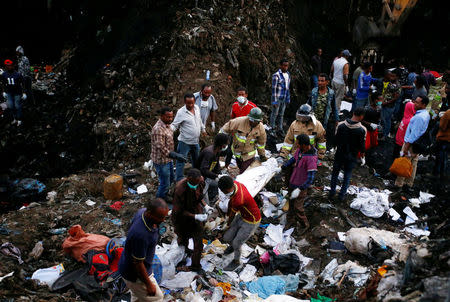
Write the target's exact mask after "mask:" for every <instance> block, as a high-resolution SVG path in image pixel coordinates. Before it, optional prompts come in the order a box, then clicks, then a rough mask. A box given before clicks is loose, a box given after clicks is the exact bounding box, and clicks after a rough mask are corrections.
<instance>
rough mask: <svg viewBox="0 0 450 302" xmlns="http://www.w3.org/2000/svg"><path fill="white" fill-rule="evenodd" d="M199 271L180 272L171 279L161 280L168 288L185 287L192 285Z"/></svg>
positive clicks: (162, 284)
mask: <svg viewBox="0 0 450 302" xmlns="http://www.w3.org/2000/svg"><path fill="white" fill-rule="evenodd" d="M195 276H197V273H194V272H179V273H177V274H176V275H175V276H174V277H173V278H171V279H170V280H164V278H163V281H162V282H161V286H163V287H166V288H168V289H180V288H181V289H183V288H185V287H190V285H191V283H192V281H193V280H194V278H195Z"/></svg>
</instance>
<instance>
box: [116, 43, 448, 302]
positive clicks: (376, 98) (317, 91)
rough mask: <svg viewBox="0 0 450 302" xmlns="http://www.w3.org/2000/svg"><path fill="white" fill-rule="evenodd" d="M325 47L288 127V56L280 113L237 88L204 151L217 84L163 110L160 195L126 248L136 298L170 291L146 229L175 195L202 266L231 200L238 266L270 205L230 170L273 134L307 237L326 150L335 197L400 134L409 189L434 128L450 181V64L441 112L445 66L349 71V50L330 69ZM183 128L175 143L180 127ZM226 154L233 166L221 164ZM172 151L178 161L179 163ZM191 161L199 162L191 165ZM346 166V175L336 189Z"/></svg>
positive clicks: (260, 154)
mask: <svg viewBox="0 0 450 302" xmlns="http://www.w3.org/2000/svg"><path fill="white" fill-rule="evenodd" d="M321 56H322V49H318V51H317V54H316V55H315V56H314V57H313V58H312V60H311V61H312V67H313V75H312V76H311V82H312V86H313V89H312V91H311V92H310V94H309V95H310V96H309V99H308V100H307V102H306V103H305V104H302V105H301V106H300V107H299V108H298V110H297V112H296V119H295V120H294V121H293V122H292V123H291V124H290V126H289V127H287V132H285V131H284V129H285V127H284V119H283V118H284V112H285V109H286V107H287V106H288V104H289V103H290V86H291V81H292V79H291V75H290V73H289V71H288V70H289V61H288V60H286V59H283V60H281V61H280V68H279V69H278V70H277V71H276V72H275V73H274V74H273V76H272V95H271V114H270V117H269V125H268V126H266V127H265V126H264V125H263V112H262V110H261V109H260V108H259V107H258V106H257V105H256V104H255V103H252V102H250V101H249V100H248V99H247V97H248V91H247V89H246V88H244V87H239V88H238V89H237V92H236V99H235V102H234V103H233V104H232V106H231V108H227V109H225V110H229V112H230V120H229V121H227V122H226V123H225V124H224V125H223V126H222V127H221V128H220V129H218V134H217V135H216V136H215V137H214V143H213V144H212V145H210V146H206V147H204V148H203V149H202V150H200V149H201V148H200V140H201V138H202V136H207V135H208V134H207V132H206V125H207V123H208V122H209V125H210V127H211V129H212V130H213V131H215V130H216V124H215V123H216V112H217V111H218V110H219V107H218V104H217V102H216V99H215V97H214V96H213V94H212V85H211V84H209V83H205V84H203V85H202V86H201V89H200V91H199V92H196V93H193V94H192V93H186V94H185V95H184V106H183V107H181V108H180V109H178V111H177V112H176V114H175V117H174V112H173V111H172V110H171V109H170V108H168V107H164V108H162V109H161V110H160V112H159V114H160V118H159V120H158V121H157V123H156V124H155V126H154V127H153V129H152V133H151V138H152V160H153V163H154V166H155V168H156V171H157V174H158V177H159V187H158V190H157V194H156V199H155V200H153V201H151V202H150V204H149V207H148V208H147V209H146V210H141V212H142V213H141V212H139V213H137V214H136V217H135V218H134V220H133V223H132V227H131V228H130V231H129V234H128V238H127V241H126V244H125V251H127V252H126V254H125V255H131V256H124V257H122V261H121V268H120V270H121V271H125V272H126V274H125V275H124V277H125V278H126V279H127V278H128V275H127V274H128V273H129V272H130V267H131V268H132V269H131V271H133V273H132V274H130V275H129V276H130V277H129V278H128V279H127V284H128V285H129V288H130V289H131V290H132V292H133V296H134V297H135V298H137V299H139V300H140V301H162V294H161V291H160V290H159V287H158V285H157V284H156V282H155V280H154V278H152V277H151V259H152V258H153V254H154V249H155V245H156V243H155V242H156V241H155V240H154V239H151V240H148V239H144V237H146V236H147V238H153V236H156V235H155V234H156V233H157V232H156V231H155V230H157V228H158V223H159V222H161V221H163V220H164V218H165V216H167V215H168V205H167V203H172V205H173V206H172V213H171V219H172V222H173V225H174V230H175V233H176V234H177V238H178V244H179V245H180V246H182V247H185V249H186V251H187V252H189V251H188V250H187V245H188V242H189V239H192V240H193V243H194V246H193V251H192V252H191V254H190V255H191V259H192V262H191V264H190V266H186V263H183V264H182V265H180V266H179V267H178V269H179V270H191V271H201V265H200V260H201V255H202V249H203V242H202V238H203V234H204V232H205V230H204V223H205V221H207V220H208V215H209V214H210V213H212V211H213V210H214V207H215V205H216V201H217V199H218V195H219V194H218V192H219V190H220V191H221V192H222V193H223V194H224V196H226V197H227V198H228V199H229V204H228V211H227V212H226V213H225V215H226V216H227V217H228V222H227V226H228V228H227V229H226V230H224V233H223V237H222V239H223V240H224V241H225V242H227V243H229V246H228V248H227V249H226V250H225V254H230V253H234V256H233V259H234V260H233V261H232V262H231V263H230V264H229V265H228V266H226V267H225V268H224V270H228V271H232V270H234V269H236V268H237V267H238V266H239V265H240V262H239V261H240V256H241V251H240V249H241V246H242V245H243V244H244V243H245V242H246V241H247V240H248V239H249V238H250V237H251V235H252V234H253V233H254V232H255V230H256V229H257V228H258V226H259V224H260V221H261V211H260V208H259V205H258V202H257V201H255V198H254V197H252V195H251V194H250V193H249V191H248V190H247V188H246V187H245V186H244V185H243V184H242V183H239V182H238V181H236V180H234V179H233V178H232V177H231V176H229V175H228V173H227V170H228V169H229V168H230V165H231V163H232V161H233V159H234V160H235V164H236V166H237V167H238V169H239V173H243V172H245V171H246V170H247V169H249V167H251V166H252V164H253V163H254V162H255V160H256V159H259V161H260V162H264V161H266V160H267V155H266V154H267V153H266V150H265V149H266V140H267V136H268V135H273V136H274V137H280V136H281V137H284V142H283V144H282V147H281V149H280V152H279V154H272V156H277V157H279V162H283V163H282V165H281V168H282V170H283V174H284V176H285V185H286V188H287V189H288V196H290V198H289V201H288V202H287V203H286V204H285V207H284V208H283V210H284V211H286V212H287V226H288V227H294V228H295V234H297V235H298V236H300V235H302V234H303V233H305V231H307V230H308V229H309V226H310V224H309V221H308V218H307V217H306V214H305V210H304V202H305V200H306V199H307V198H308V197H309V196H310V193H311V192H310V190H311V189H310V188H311V186H312V184H313V183H314V178H315V176H316V173H317V170H318V166H320V165H321V164H322V162H321V161H322V160H323V159H324V156H325V155H326V153H327V151H328V152H329V153H330V154H333V153H334V163H333V167H332V173H331V182H330V188H331V189H330V192H329V199H330V201H332V202H333V203H340V202H344V201H345V199H346V193H347V189H348V187H349V185H350V180H351V176H352V171H353V169H354V167H355V166H356V165H357V164H361V165H364V164H366V162H365V153H366V152H370V150H373V148H374V147H376V146H378V145H379V142H380V141H384V142H385V143H387V142H388V141H390V140H393V143H394V145H395V148H394V158H396V157H400V156H403V157H406V158H408V159H409V160H410V161H411V163H412V166H413V172H412V175H411V177H409V178H404V177H397V179H396V181H395V183H394V184H393V185H392V187H391V189H392V190H395V189H398V190H400V189H401V190H410V189H411V187H412V186H413V185H414V177H415V174H416V169H417V161H418V157H419V155H420V154H425V153H426V150H429V147H430V145H431V144H432V143H433V142H432V141H428V142H427V141H426V140H425V137H431V136H432V135H434V136H435V139H434V140H435V143H434V144H433V145H434V146H435V147H434V148H435V149H434V150H435V152H434V155H435V158H436V165H435V171H436V173H437V175H439V176H440V179H441V180H445V177H446V171H447V150H448V146H449V141H450V125H449V118H450V110H449V109H448V103H447V96H446V94H447V93H448V90H449V85H448V81H449V80H450V79H449V74H448V71H447V73H446V74H444V79H443V81H444V83H445V84H444V86H443V88H442V90H441V91H440V96H441V97H442V99H441V101H440V102H439V107H440V112H435V111H433V110H435V108H434V109H430V108H429V106H428V105H429V104H430V99H429V97H428V91H429V89H430V86H433V85H435V84H436V78H435V76H436V75H435V74H433V72H430V71H429V69H424V72H423V73H416V70H417V69H415V68H409V70H408V69H406V68H405V66H404V64H403V63H402V62H400V63H399V66H398V67H396V68H393V69H389V70H386V71H385V72H384V77H383V78H380V79H378V78H375V77H374V76H372V72H373V65H372V64H371V62H370V61H369V60H365V61H363V62H362V63H361V64H360V66H359V67H358V68H356V69H355V71H354V73H353V76H352V78H350V77H349V74H350V70H351V66H350V62H349V58H350V57H351V53H350V51H349V50H343V51H342V52H341V53H340V54H339V55H338V56H337V57H336V58H335V60H334V61H333V64H332V66H331V70H330V74H329V75H328V74H327V73H325V72H324V70H323V64H322V60H321ZM343 102H351V109H350V110H344V109H343V108H344V107H345V106H344V105H343ZM341 109H342V110H341ZM433 125H436V126H435V129H437V133H436V134H433V133H434V132H431V133H430V128H433ZM266 129H268V130H266ZM177 130H178V131H179V134H178V137H177V140H178V145H177V147H176V148H175V146H174V132H175V131H177ZM431 131H433V130H431ZM393 134H395V135H393ZM222 157H223V158H224V163H225V164H224V166H221V164H220V159H221V158H222ZM173 160H176V165H175V169H174V164H173ZM188 161H190V163H191V167H190V168H189V169H187V171H186V172H185V163H186V162H188ZM174 170H175V172H174ZM341 170H342V171H343V172H344V173H343V175H344V177H343V181H342V185H341V188H340V191H339V194H337V190H336V188H337V184H338V176H339V173H340V171H341ZM171 186H174V190H173V194H169V188H170V187H171ZM336 194H337V196H336ZM166 202H167V203H166ZM149 295H150V296H149Z"/></svg>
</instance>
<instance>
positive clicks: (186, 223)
mask: <svg viewBox="0 0 450 302" xmlns="http://www.w3.org/2000/svg"><path fill="white" fill-rule="evenodd" d="M204 187H205V184H204V183H203V182H202V183H200V184H199V185H198V187H197V189H196V190H192V189H191V188H189V187H188V184H187V178H183V179H182V180H180V181H179V182H177V184H176V186H175V191H174V194H173V209H172V221H173V224H174V226H175V229H176V231H177V230H183V228H184V229H186V227H187V228H189V230H190V231H192V232H198V231H201V229H202V228H203V227H202V224H201V223H200V222H198V221H196V220H195V219H194V218H193V217H191V216H190V215H189V214H194V215H195V214H202V213H203V205H202V199H203V189H204Z"/></svg>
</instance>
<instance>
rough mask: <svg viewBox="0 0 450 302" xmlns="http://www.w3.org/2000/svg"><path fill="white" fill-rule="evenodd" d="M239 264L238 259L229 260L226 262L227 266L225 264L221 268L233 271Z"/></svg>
mask: <svg viewBox="0 0 450 302" xmlns="http://www.w3.org/2000/svg"><path fill="white" fill-rule="evenodd" d="M239 265H240V263H239V261H237V260H233V261H231V262H230V264H228V265H227V266H225V267H224V268H223V270H224V271H234V270H235V269H237V268H238V266H239Z"/></svg>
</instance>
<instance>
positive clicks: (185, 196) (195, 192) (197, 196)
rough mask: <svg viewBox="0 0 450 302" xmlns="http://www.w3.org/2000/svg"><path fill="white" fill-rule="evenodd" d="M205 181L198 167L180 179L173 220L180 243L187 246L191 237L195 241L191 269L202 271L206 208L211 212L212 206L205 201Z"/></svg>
mask: <svg viewBox="0 0 450 302" xmlns="http://www.w3.org/2000/svg"><path fill="white" fill-rule="evenodd" d="M204 188H205V182H204V180H203V177H202V174H201V173H200V171H199V170H198V169H194V168H193V169H190V170H189V171H188V172H187V177H186V178H184V179H182V180H180V181H179V182H178V183H177V185H176V186H175V192H174V196H173V210H172V222H173V226H174V229H175V234H177V236H178V244H179V245H180V246H184V247H185V248H187V246H188V243H189V239H190V238H192V239H193V241H194V251H193V252H192V265H191V267H189V268H186V269H189V270H191V271H200V270H201V265H200V259H201V256H202V251H203V242H202V239H203V232H204V222H205V221H206V219H207V218H208V215H207V214H203V212H204V210H205V211H206V212H210V211H211V210H212V208H211V207H209V206H208V205H206V204H205V202H204V201H203V189H204Z"/></svg>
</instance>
